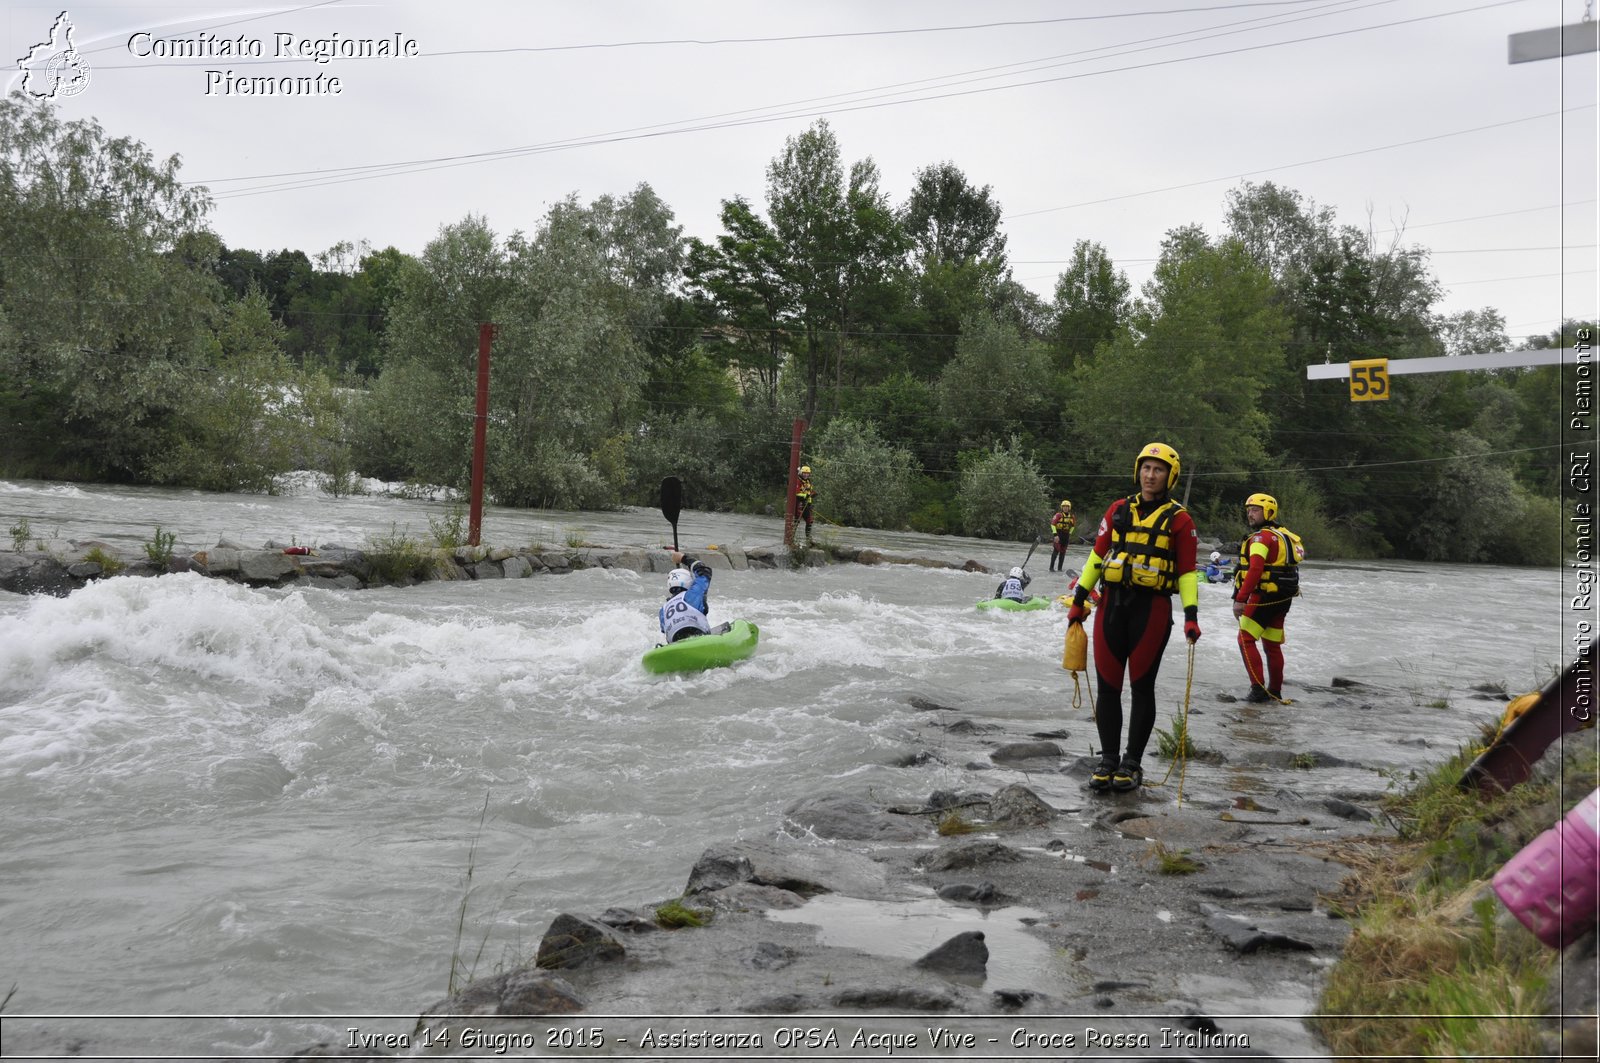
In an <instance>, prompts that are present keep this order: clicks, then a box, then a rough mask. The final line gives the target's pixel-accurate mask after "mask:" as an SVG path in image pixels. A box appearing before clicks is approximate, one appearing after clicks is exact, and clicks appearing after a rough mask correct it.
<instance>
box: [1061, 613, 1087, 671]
mask: <svg viewBox="0 0 1600 1063" xmlns="http://www.w3.org/2000/svg"><path fill="white" fill-rule="evenodd" d="M1061 667H1063V668H1065V669H1066V670H1067V671H1069V672H1086V671H1088V670H1089V636H1088V635H1085V634H1084V633H1083V625H1082V624H1068V625H1067V641H1066V645H1064V646H1063V647H1062V648H1061Z"/></svg>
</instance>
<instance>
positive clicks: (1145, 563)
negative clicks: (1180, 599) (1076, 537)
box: [1100, 495, 1184, 594]
mask: <svg viewBox="0 0 1600 1063" xmlns="http://www.w3.org/2000/svg"><path fill="white" fill-rule="evenodd" d="M1140 501H1141V498H1140V496H1139V495H1129V496H1128V498H1127V499H1126V505H1123V506H1119V507H1117V510H1116V511H1115V512H1114V513H1113V514H1112V518H1111V547H1110V549H1109V551H1108V553H1107V555H1106V560H1105V563H1104V565H1103V566H1102V567H1101V569H1100V579H1101V581H1102V582H1104V583H1112V584H1117V585H1119V586H1123V587H1132V588H1136V589H1138V590H1145V591H1155V592H1157V593H1159V594H1171V593H1173V592H1174V591H1176V590H1177V589H1178V553H1177V549H1176V544H1175V543H1174V542H1173V540H1172V522H1173V520H1174V519H1175V518H1176V517H1177V515H1178V514H1179V513H1182V512H1183V511H1184V509H1183V506H1181V505H1179V504H1178V503H1177V502H1173V501H1171V500H1170V499H1169V500H1168V501H1166V502H1165V503H1163V504H1161V505H1159V506H1157V507H1156V508H1154V509H1153V510H1151V511H1150V512H1149V513H1146V514H1144V515H1143V516H1140V515H1139V511H1138V508H1137V505H1136V504H1137V503H1138V502H1140ZM1119 525H1120V527H1119Z"/></svg>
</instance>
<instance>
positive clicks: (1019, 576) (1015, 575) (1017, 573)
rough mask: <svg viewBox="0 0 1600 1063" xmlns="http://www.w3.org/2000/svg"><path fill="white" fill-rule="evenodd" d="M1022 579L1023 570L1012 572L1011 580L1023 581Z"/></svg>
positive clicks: (1015, 569)
mask: <svg viewBox="0 0 1600 1063" xmlns="http://www.w3.org/2000/svg"><path fill="white" fill-rule="evenodd" d="M1022 577H1023V571H1022V569H1020V568H1014V569H1012V570H1011V578H1012V579H1022Z"/></svg>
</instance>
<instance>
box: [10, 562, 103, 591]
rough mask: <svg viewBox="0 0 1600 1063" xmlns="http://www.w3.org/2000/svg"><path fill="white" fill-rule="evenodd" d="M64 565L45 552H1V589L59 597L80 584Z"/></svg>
mask: <svg viewBox="0 0 1600 1063" xmlns="http://www.w3.org/2000/svg"><path fill="white" fill-rule="evenodd" d="M82 585H83V584H82V582H81V581H79V580H74V579H73V578H72V576H71V574H70V573H69V572H68V571H67V569H66V566H64V565H62V564H61V563H60V562H59V561H57V560H55V559H54V558H52V557H49V556H47V555H44V554H0V590H6V591H10V592H12V593H13V594H50V595H54V596H56V597H62V596H64V595H66V594H68V593H69V592H71V591H73V590H75V589H76V588H78V587H81V586H82Z"/></svg>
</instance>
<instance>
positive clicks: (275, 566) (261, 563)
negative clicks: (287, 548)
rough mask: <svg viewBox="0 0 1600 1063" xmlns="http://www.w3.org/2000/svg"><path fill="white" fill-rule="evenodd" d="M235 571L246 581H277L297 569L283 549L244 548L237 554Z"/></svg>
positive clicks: (290, 574)
mask: <svg viewBox="0 0 1600 1063" xmlns="http://www.w3.org/2000/svg"><path fill="white" fill-rule="evenodd" d="M236 557H237V562H236V566H235V569H234V571H235V572H236V573H237V574H238V578H239V579H240V580H243V581H244V582H245V583H277V582H278V581H280V580H282V579H285V578H287V577H289V576H292V575H294V574H295V572H296V571H297V570H296V569H295V567H294V561H293V560H291V559H290V558H289V557H288V556H287V555H285V554H284V553H283V551H281V550H244V551H239V552H238V553H237V555H236Z"/></svg>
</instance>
